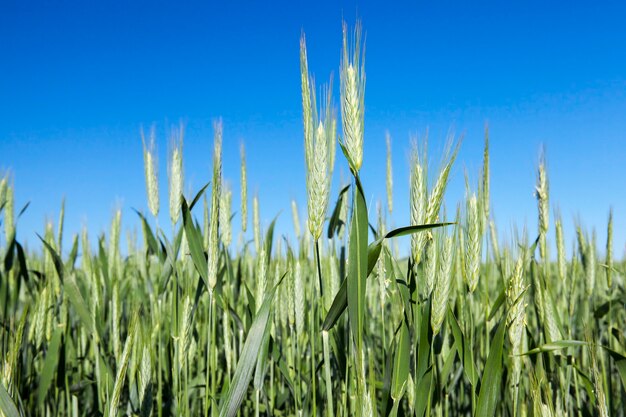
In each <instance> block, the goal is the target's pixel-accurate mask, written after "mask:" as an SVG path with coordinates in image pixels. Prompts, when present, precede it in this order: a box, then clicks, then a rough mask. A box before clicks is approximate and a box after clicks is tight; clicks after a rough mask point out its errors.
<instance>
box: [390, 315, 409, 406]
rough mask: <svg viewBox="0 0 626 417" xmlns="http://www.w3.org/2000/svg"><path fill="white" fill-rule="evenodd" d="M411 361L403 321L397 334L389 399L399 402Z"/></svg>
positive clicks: (406, 331) (406, 330)
mask: <svg viewBox="0 0 626 417" xmlns="http://www.w3.org/2000/svg"><path fill="white" fill-rule="evenodd" d="M410 359H411V351H410V341H409V329H408V327H407V325H406V323H405V321H404V320H402V325H401V326H400V332H399V334H398V344H397V347H396V354H395V358H394V362H393V380H392V384H391V398H393V400H394V402H396V401H399V400H400V398H402V394H403V393H404V388H405V385H406V381H407V379H408V377H409V361H410Z"/></svg>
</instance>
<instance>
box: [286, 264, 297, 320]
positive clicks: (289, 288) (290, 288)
mask: <svg viewBox="0 0 626 417" xmlns="http://www.w3.org/2000/svg"><path fill="white" fill-rule="evenodd" d="M294 268H295V265H294V261H293V259H291V258H289V270H288V272H287V280H286V281H287V283H286V286H285V287H286V288H285V290H286V295H285V298H286V299H287V322H288V323H289V327H290V328H291V330H292V331H293V330H294V326H295V323H296V301H295V271H294Z"/></svg>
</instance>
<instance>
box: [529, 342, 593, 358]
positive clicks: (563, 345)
mask: <svg viewBox="0 0 626 417" xmlns="http://www.w3.org/2000/svg"><path fill="white" fill-rule="evenodd" d="M587 344H588V343H587V342H582V341H580V340H557V341H554V342H550V343H545V344H543V345H541V346H539V347H536V348H534V349H531V350H529V351H528V352H524V353H522V354H521V355H520V356H527V355H535V354H537V353H543V352H554V351H558V350H562V349H567V348H570V347H579V346H587Z"/></svg>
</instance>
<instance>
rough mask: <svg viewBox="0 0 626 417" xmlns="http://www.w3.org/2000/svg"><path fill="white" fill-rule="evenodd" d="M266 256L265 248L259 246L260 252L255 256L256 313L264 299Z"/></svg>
mask: <svg viewBox="0 0 626 417" xmlns="http://www.w3.org/2000/svg"><path fill="white" fill-rule="evenodd" d="M266 259H267V255H266V253H265V246H264V245H262V246H261V251H260V252H259V254H258V256H257V272H256V276H257V283H256V284H257V285H256V295H255V301H256V311H257V312H258V311H259V309H260V308H261V304H263V298H264V297H265V291H266V287H267V262H266Z"/></svg>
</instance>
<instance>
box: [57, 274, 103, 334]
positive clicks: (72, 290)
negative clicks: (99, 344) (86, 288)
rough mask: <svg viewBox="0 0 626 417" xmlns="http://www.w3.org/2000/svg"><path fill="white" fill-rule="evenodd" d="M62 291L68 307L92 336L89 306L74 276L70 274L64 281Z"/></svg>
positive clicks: (92, 326)
mask: <svg viewBox="0 0 626 417" xmlns="http://www.w3.org/2000/svg"><path fill="white" fill-rule="evenodd" d="M63 289H64V291H65V294H66V295H67V299H68V300H69V302H70V305H71V306H72V307H73V308H74V310H76V314H78V318H79V319H80V321H81V322H82V324H83V326H85V329H86V330H87V331H88V332H89V334H90V335H93V333H94V330H95V329H94V325H93V317H92V313H91V310H90V309H89V306H88V305H87V303H86V302H85V299H84V298H83V295H82V294H81V292H80V289H79V288H78V284H77V283H76V275H74V274H73V273H72V274H71V275H70V276H69V277H68V279H66V280H65V281H64V283H63Z"/></svg>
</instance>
